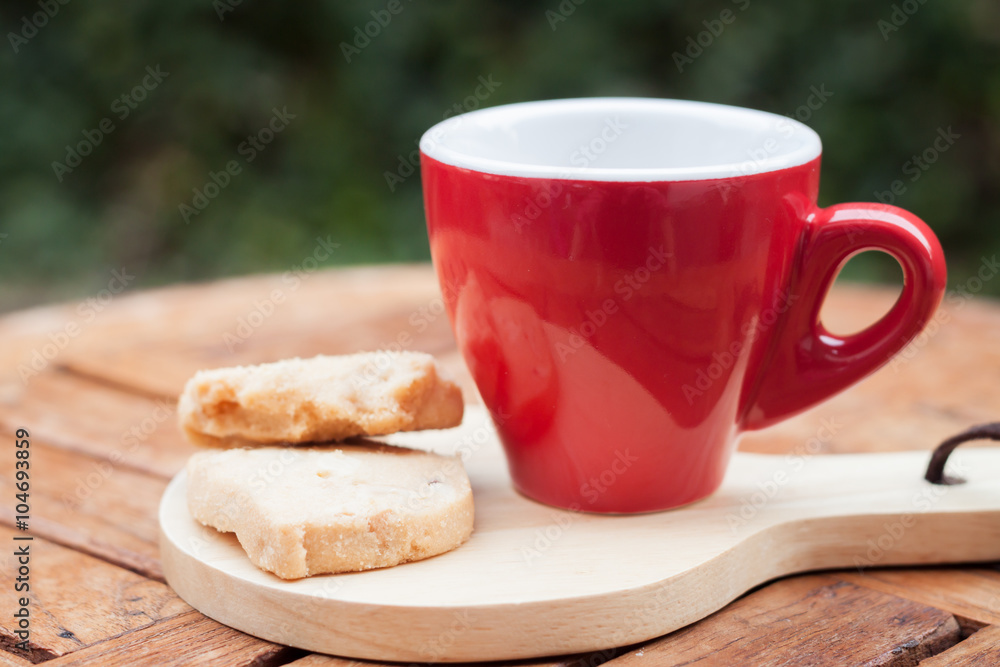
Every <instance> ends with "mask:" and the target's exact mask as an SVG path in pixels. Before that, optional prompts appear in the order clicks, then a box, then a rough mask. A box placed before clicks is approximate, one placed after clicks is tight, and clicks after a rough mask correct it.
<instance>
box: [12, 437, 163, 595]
mask: <svg viewBox="0 0 1000 667" xmlns="http://www.w3.org/2000/svg"><path fill="white" fill-rule="evenodd" d="M31 466H32V468H31V471H32V472H33V475H32V477H31V480H30V482H31V520H30V527H31V534H32V535H35V536H38V537H43V538H45V539H48V540H50V541H52V542H56V543H58V544H61V545H63V546H66V547H69V548H72V549H76V550H78V551H82V552H84V553H87V554H90V555H92V556H96V557H97V558H101V559H103V560H107V561H110V562H112V563H115V564H116V565H120V566H121V567H124V568H126V569H129V570H132V571H134V572H138V573H139V574H143V575H145V576H147V577H149V578H151V579H156V580H159V581H162V580H163V571H162V569H161V568H160V556H159V548H158V546H157V539H158V537H157V536H158V533H159V523H158V521H157V509H158V507H159V503H160V496H161V495H163V489H164V488H166V481H165V480H163V479H161V478H159V477H153V476H151V475H148V474H145V473H141V472H137V471H135V470H134V469H132V468H129V467H128V466H126V465H124V464H123V463H119V464H112V463H110V462H107V461H104V460H102V459H98V458H94V457H91V456H87V455H84V454H80V453H77V452H72V451H67V450H64V449H61V448H58V447H51V446H48V445H47V444H46V443H45V442H44V441H42V440H40V439H38V438H34V437H33V438H32V444H31ZM5 467H6V466H5ZM14 494H15V488H14V478H13V476H12V475H6V474H5V475H2V476H0V496H2V497H4V498H13V497H14ZM0 522H2V523H4V524H7V525H8V526H12V525H13V524H14V508H13V507H12V506H11V505H8V504H4V505H0Z"/></svg>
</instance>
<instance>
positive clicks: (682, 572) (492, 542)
mask: <svg viewBox="0 0 1000 667" xmlns="http://www.w3.org/2000/svg"><path fill="white" fill-rule="evenodd" d="M384 440H385V441H387V442H392V443H394V444H401V445H407V446H411V447H416V448H421V449H428V450H433V451H436V452H439V453H459V454H462V455H463V457H464V458H465V465H466V469H467V470H468V472H469V477H470V479H471V480H472V487H473V490H474V493H475V501H476V526H475V533H474V534H473V536H472V538H471V539H470V540H469V542H467V543H466V544H465V545H463V546H462V547H460V548H459V549H457V550H455V551H452V552H450V553H447V554H443V555H441V556H438V557H435V558H431V559H429V560H425V561H420V562H416V563H408V564H405V565H401V566H398V567H393V568H387V569H383V570H373V571H369V572H360V573H351V574H340V575H325V576H317V577H310V578H307V579H302V580H298V581H283V580H281V579H279V578H277V577H275V576H273V575H271V574H269V573H267V572H263V571H261V570H258V569H257V568H256V567H254V566H253V565H252V564H251V563H250V561H249V560H248V559H247V557H246V555H245V554H244V552H243V550H242V548H241V547H240V545H239V543H238V542H237V540H236V538H235V537H234V536H233V535H232V534H223V533H218V532H216V531H215V530H212V529H209V528H205V527H203V526H201V525H199V524H198V523H196V522H195V521H194V520H192V519H191V517H190V515H189V514H188V511H187V505H186V501H185V476H184V473H183V472H182V473H181V474H179V475H178V476H177V477H176V478H174V480H173V482H171V484H170V485H169V487H168V488H167V490H166V491H165V493H164V495H163V499H162V501H161V504H160V551H161V558H162V562H163V570H164V574H165V575H166V579H167V581H168V583H169V584H170V585H171V586H172V587H173V588H174V590H175V591H177V593H178V594H179V595H180V596H181V597H182V598H184V600H186V601H187V602H188V603H190V604H191V605H192V606H193V607H195V608H196V609H198V610H199V611H201V612H202V613H204V614H206V615H208V616H210V617H212V618H214V619H216V620H218V621H220V622H222V623H225V624H226V625H229V626H232V627H234V628H236V629H239V630H242V631H244V632H247V633H249V634H251V635H255V636H257V637H260V638H263V639H267V640H270V641H274V642H279V643H282V644H289V645H291V646H297V647H300V648H304V649H308V650H311V651H319V652H323V653H331V654H335V655H341V656H349V657H355V658H369V659H376V660H397V661H421V662H435V661H441V662H457V661H479V660H501V659H517V658H529V657H540V656H547V655H562V654H569V653H576V652H583V651H591V650H597V649H603V648H609V647H613V646H622V645H627V644H632V643H635V642H640V641H644V640H647V639H651V638H653V637H659V636H661V635H663V634H666V633H668V632H671V631H673V630H675V629H677V628H681V627H683V626H685V625H688V624H690V623H693V622H695V621H697V620H699V619H701V618H704V617H705V616H707V615H709V614H711V613H712V612H714V611H716V610H718V609H720V608H721V607H723V606H725V605H726V604H727V603H729V602H730V601H732V600H734V599H735V598H737V597H739V596H740V595H741V594H743V593H744V592H746V591H748V590H749V589H751V588H753V587H755V586H757V585H759V584H761V583H763V582H765V581H768V580H770V579H774V578H776V577H781V576H784V575H788V574H792V573H797V572H803V571H806V570H817V569H827V568H844V567H847V568H859V569H861V570H865V569H867V568H870V567H882V566H887V565H902V564H917V563H945V562H949V563H950V562H974V561H992V560H997V559H1000V449H997V448H968V449H964V450H963V449H960V450H958V451H957V452H955V454H954V455H953V457H952V462H951V463H950V464H949V472H950V473H951V474H953V475H959V476H962V477H965V478H966V479H967V480H968V481H967V482H966V483H965V484H961V485H956V486H935V485H932V484H930V483H928V482H926V481H924V480H923V474H924V470H925V468H926V465H927V461H928V458H929V453H928V452H904V453H892V454H859V455H837V456H814V457H809V456H799V455H791V456H769V455H758V454H742V453H738V454H736V456H735V457H734V459H733V461H732V463H731V464H730V468H729V472H728V475H727V477H726V480H725V482H724V483H723V486H722V488H721V489H720V490H719V491H718V492H716V493H715V494H714V495H713V496H712V497H710V498H708V499H707V500H704V501H702V502H700V503H697V504H694V505H691V506H688V507H685V508H682V509H678V510H673V511H667V512H660V513H655V514H644V515H632V516H601V515H591V514H580V513H572V512H566V511H561V510H556V509H553V508H551V507H547V506H544V505H541V504H538V503H535V502H533V501H530V500H528V499H526V498H524V497H523V496H520V495H519V494H517V493H516V492H515V491H514V490H513V489H512V488H511V484H510V479H509V477H508V474H507V467H506V463H505V461H504V459H503V454H502V451H501V449H500V445H499V443H498V442H497V440H496V435H495V432H494V431H493V428H492V426H491V425H490V422H489V419H488V418H487V416H486V413H485V412H484V411H483V410H482V409H475V408H470V409H469V410H468V411H467V414H466V419H465V423H464V424H463V426H462V427H460V428H458V429H452V430H448V431H427V432H422V433H409V434H398V435H396V436H392V437H388V438H385V439H384Z"/></svg>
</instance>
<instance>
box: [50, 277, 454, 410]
mask: <svg viewBox="0 0 1000 667" xmlns="http://www.w3.org/2000/svg"><path fill="white" fill-rule="evenodd" d="M276 296H280V297H281V301H280V303H279V302H277V301H275V297H276ZM269 302H270V304H269ZM441 304H442V302H441V301H440V291H439V289H438V286H437V281H436V279H435V278H434V275H433V272H431V271H429V269H428V268H427V267H426V266H422V265H421V266H416V267H407V266H393V267H378V268H373V267H361V268H356V269H347V270H340V271H327V272H318V273H316V274H314V275H311V276H309V277H308V278H307V279H305V280H302V281H301V282H300V283H299V287H297V288H296V289H294V290H293V289H291V287H290V286H289V284H288V283H287V281H286V280H285V277H284V276H283V275H270V276H257V277H252V278H245V279H239V280H229V281H223V282H219V283H213V284H211V285H208V286H199V287H198V288H197V290H191V289H190V288H188V290H184V289H183V288H171V289H167V290H157V291H154V292H149V293H144V294H138V295H133V296H132V297H130V298H129V299H128V300H122V301H121V302H119V303H115V304H112V306H111V307H109V310H111V309H112V308H114V309H116V311H115V313H114V315H115V316H116V318H117V322H118V324H119V327H120V329H121V331H119V332H115V333H116V335H114V336H113V337H108V336H106V337H105V338H104V339H103V340H89V341H87V345H86V346H82V345H81V346H74V347H73V348H72V349H68V350H67V351H66V353H65V354H64V355H62V356H61V357H60V362H61V363H62V364H63V365H65V366H67V367H69V368H71V369H73V370H75V371H77V372H80V373H82V374H85V375H91V376H94V377H102V378H105V379H107V380H109V381H112V382H114V383H118V384H122V385H125V386H129V387H133V388H136V389H139V390H142V391H144V392H148V393H153V394H156V395H160V396H165V397H172V396H176V395H178V394H179V393H180V391H181V389H182V387H183V385H184V382H185V381H186V380H187V379H188V378H189V377H190V376H191V375H192V374H193V373H194V372H195V371H196V370H199V369H202V368H215V367H219V366H232V365H238V364H251V363H260V362H264V361H273V360H276V359H282V358H287V357H293V356H312V355H315V354H320V353H325V354H340V353H346V352H358V351H362V350H370V349H377V348H380V347H381V348H392V347H395V346H401V347H402V348H404V349H413V350H424V351H427V352H431V353H438V352H444V351H447V350H449V349H453V348H454V342H453V339H452V336H451V330H450V327H449V325H448V321H447V316H446V315H445V314H444V312H443V310H441V309H440V306H441ZM130 313H131V316H132V320H133V321H129V319H128V315H129V314H130ZM434 313H436V314H434ZM136 323H141V324H142V326H141V327H137V326H135V324H136Z"/></svg>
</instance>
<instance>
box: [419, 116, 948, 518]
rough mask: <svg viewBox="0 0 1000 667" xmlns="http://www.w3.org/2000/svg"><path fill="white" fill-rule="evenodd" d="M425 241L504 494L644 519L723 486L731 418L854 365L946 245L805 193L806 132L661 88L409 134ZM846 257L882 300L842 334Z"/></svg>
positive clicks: (840, 379)
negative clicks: (860, 324) (498, 443)
mask: <svg viewBox="0 0 1000 667" xmlns="http://www.w3.org/2000/svg"><path fill="white" fill-rule="evenodd" d="M420 150H421V170H422V174H423V189H424V202H425V206H426V213H427V227H428V231H429V235H430V245H431V255H432V258H433V261H434V266H435V269H436V271H437V275H438V279H439V280H440V283H441V287H442V291H443V293H444V296H445V300H446V303H447V308H448V315H449V317H450V318H451V323H452V326H453V328H454V331H455V336H456V338H457V340H458V345H459V347H460V349H461V351H462V354H463V355H464V357H465V361H466V363H467V364H468V366H469V369H470V370H471V372H472V375H473V377H474V378H475V381H476V385H477V386H478V388H479V391H480V393H481V394H482V397H483V401H484V402H485V403H486V406H487V408H489V410H490V413H491V414H492V416H493V420H494V422H495V423H496V426H497V430H498V432H499V434H500V438H501V440H502V442H503V445H504V449H505V451H506V455H507V459H508V462H509V465H510V471H511V476H512V478H513V480H514V484H515V486H516V487H517V488H518V490H520V491H521V492H522V493H523V494H525V495H527V496H528V497H530V498H533V499H536V500H539V501H541V502H543V503H548V504H551V505H555V506H558V507H565V508H570V509H577V510H583V511H593V512H623V513H627V512H646V511H652V510H662V509H667V508H671V507H677V506H680V505H684V504H687V503H691V502H694V501H696V500H699V499H701V498H704V497H705V496H707V495H709V494H710V493H712V492H713V491H714V490H715V489H716V488H717V487H718V486H719V484H720V483H721V481H722V477H723V474H724V472H725V469H726V465H727V463H728V461H729V458H730V455H731V454H732V452H733V450H734V449H735V448H736V443H737V440H738V438H739V436H740V434H741V433H743V432H745V431H748V430H753V429H759V428H762V427H765V426H768V425H770V424H773V423H775V422H777V421H779V420H781V419H784V418H786V417H789V416H791V415H794V414H796V413H798V412H800V411H802V410H804V409H806V408H808V407H810V406H812V405H814V404H816V403H818V402H819V401H822V400H824V399H826V398H828V397H829V396H831V395H833V394H835V393H837V392H838V391H840V390H842V389H844V388H846V387H848V386H849V385H851V384H853V383H854V382H856V381H858V380H860V379H861V378H863V377H865V376H866V375H868V374H870V373H871V372H873V371H874V370H876V369H877V368H879V367H880V366H882V365H883V364H884V363H886V362H887V361H888V360H889V359H890V358H891V357H892V355H893V354H895V353H896V352H898V351H899V350H900V349H901V348H903V347H904V346H905V345H906V344H907V343H908V342H909V341H910V340H911V339H912V338H913V337H914V336H915V335H916V334H917V333H918V332H919V331H920V330H921V328H922V327H923V326H924V325H925V324H926V323H927V322H928V320H929V319H930V317H931V315H932V314H933V312H934V310H935V308H936V307H937V305H938V304H939V303H940V300H941V297H942V295H943V292H944V286H945V263H944V256H943V253H942V251H941V247H940V245H939V243H938V241H937V239H936V238H935V236H934V234H933V233H932V232H931V230H930V229H929V228H928V227H927V226H926V225H925V224H924V223H923V222H922V221H921V220H920V219H918V218H917V217H915V216H914V215H912V214H910V213H907V212H906V211H903V210H902V209H899V208H895V207H893V206H887V205H883V204H873V203H863V204H839V205H836V206H831V207H829V208H819V207H817V205H816V196H817V192H818V189H819V163H820V151H821V147H820V140H819V137H818V136H817V135H816V133H815V132H813V131H812V130H811V129H809V128H808V127H806V126H805V125H803V124H801V123H799V122H797V121H794V120H791V119H789V118H785V117H782V116H777V115H773V114H769V113H764V112H760V111H753V110H749V109H741V108H737V107H729V106H722V105H716V104H705V103H699V102H687V101H678V100H658V99H630V98H593V99H577V100H556V101H548V102H530V103H524V104H513V105H508V106H500V107H494V108H490V109H484V110H480V111H474V112H471V113H467V114H464V115H461V116H458V117H454V118H451V119H449V120H446V121H444V122H442V123H439V124H438V125H435V126H434V127H433V128H431V129H430V130H428V132H427V133H426V134H424V136H423V138H422V139H421V142H420ZM865 250H881V251H884V252H886V253H888V254H890V255H891V256H893V257H894V258H895V259H896V260H897V261H898V262H899V264H900V266H901V267H902V269H903V276H904V283H905V284H904V287H903V291H902V294H901V295H900V297H899V300H898V301H897V302H896V304H895V306H893V308H892V310H890V311H889V313H887V314H886V315H885V316H884V317H883V318H882V319H880V320H879V321H878V322H876V323H875V324H873V325H871V326H870V327H869V328H867V329H865V330H863V331H861V332H859V333H856V334H853V335H850V336H838V335H835V334H833V333H831V332H829V331H827V330H826V329H825V328H824V327H823V325H822V323H821V322H820V320H819V312H820V307H821V306H822V304H823V300H824V298H825V296H826V293H827V291H828V289H829V287H830V285H831V283H832V282H833V280H834V279H835V277H836V275H837V273H838V271H839V270H840V268H841V267H842V266H843V265H844V263H845V262H846V261H847V260H848V259H849V258H850V257H851V256H853V255H855V254H857V253H859V252H862V251H865Z"/></svg>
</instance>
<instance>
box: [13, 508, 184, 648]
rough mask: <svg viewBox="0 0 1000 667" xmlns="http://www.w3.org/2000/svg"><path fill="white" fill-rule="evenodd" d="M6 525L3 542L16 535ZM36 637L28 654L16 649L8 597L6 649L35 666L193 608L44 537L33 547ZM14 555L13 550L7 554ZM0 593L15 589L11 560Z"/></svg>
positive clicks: (149, 582) (32, 608)
mask: <svg viewBox="0 0 1000 667" xmlns="http://www.w3.org/2000/svg"><path fill="white" fill-rule="evenodd" d="M15 534H17V535H22V536H23V533H19V532H16V531H14V530H11V529H10V528H7V527H6V526H0V542H2V543H3V544H5V545H11V544H14V542H13V540H12V538H13V537H14V535H15ZM29 544H30V547H29V550H30V564H29V567H30V568H31V569H30V575H29V577H30V591H28V593H29V596H30V601H31V602H30V606H29V609H30V614H31V627H30V631H31V638H30V644H29V646H30V648H31V650H30V651H29V652H28V654H25V653H24V652H22V651H19V650H17V649H15V648H14V645H15V644H16V643H17V642H18V641H20V640H19V639H18V638H17V637H16V635H15V634H14V630H15V629H16V627H15V626H14V619H13V613H14V605H15V604H16V601H15V600H14V598H13V595H5V596H4V600H5V602H4V611H3V612H2V613H0V646H2V647H3V648H4V649H6V650H8V651H10V652H11V653H13V654H14V655H17V656H20V657H25V658H28V659H29V660H31V661H32V662H38V661H40V660H48V659H50V658H55V657H58V656H61V655H65V654H67V653H70V652H72V651H76V650H78V649H80V648H82V647H85V646H89V645H91V644H94V643H97V642H100V641H103V640H105V639H108V638H109V637H113V636H115V635H119V634H121V633H123V632H127V631H129V630H135V629H137V628H141V627H144V626H146V625H149V624H151V623H154V622H155V621H157V620H159V619H163V618H169V617H171V616H175V615H177V614H181V613H183V612H185V611H190V609H191V608H190V607H189V606H188V605H187V604H186V603H185V602H184V601H183V600H181V599H180V598H179V597H177V595H176V594H174V592H173V591H172V590H171V589H170V588H169V587H168V586H166V585H165V584H162V583H160V582H158V581H153V580H151V579H147V578H146V577H143V576H142V575H139V574H136V573H134V572H130V571H128V570H125V569H122V568H120V567H116V566H114V565H111V564H109V563H106V562H104V561H102V560H98V559H96V558H93V557H91V556H87V555H86V554H83V553H80V552H78V551H73V550H72V549H67V548H65V547H62V546H59V545H58V544H54V543H52V542H49V541H48V540H44V539H41V538H37V537H36V538H35V539H34V540H32V541H31V542H30V543H29ZM5 551H6V552H8V553H13V549H5ZM5 560H6V562H5V563H4V567H3V570H2V571H0V588H2V589H3V590H5V591H12V590H13V589H14V579H15V576H16V572H17V567H16V566H17V563H15V562H14V558H13V556H6V558H5Z"/></svg>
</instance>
